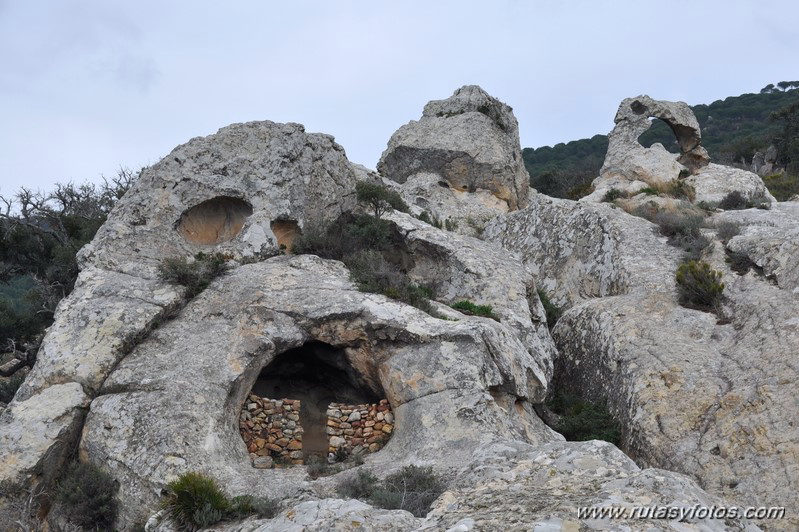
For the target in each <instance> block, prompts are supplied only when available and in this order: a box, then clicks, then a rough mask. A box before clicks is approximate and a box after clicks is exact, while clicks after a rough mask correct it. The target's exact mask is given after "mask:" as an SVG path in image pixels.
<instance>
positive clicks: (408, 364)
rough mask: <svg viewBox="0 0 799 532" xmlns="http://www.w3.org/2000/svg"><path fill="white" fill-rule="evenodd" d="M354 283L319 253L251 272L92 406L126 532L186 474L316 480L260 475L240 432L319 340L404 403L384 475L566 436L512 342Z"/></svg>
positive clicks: (255, 480) (200, 303) (117, 376)
mask: <svg viewBox="0 0 799 532" xmlns="http://www.w3.org/2000/svg"><path fill="white" fill-rule="evenodd" d="M348 276H349V275H348V272H347V270H346V269H345V268H344V267H343V265H341V263H338V262H334V261H325V260H322V259H319V258H317V257H315V256H311V255H304V256H298V257H291V258H289V257H276V258H273V259H269V260H267V261H265V262H262V263H257V264H251V265H247V266H242V267H239V268H237V269H235V270H233V271H231V272H229V273H228V274H226V275H225V276H223V277H221V278H219V279H218V280H217V281H216V282H214V283H213V284H212V286H211V287H209V288H208V289H207V290H206V291H204V292H203V293H202V294H201V295H200V296H198V297H197V298H195V299H194V300H192V302H191V303H189V305H188V306H187V307H186V308H184V309H183V310H182V311H181V313H180V315H178V316H177V318H176V319H174V320H173V321H170V322H169V323H166V324H165V325H163V326H161V327H160V328H159V329H157V330H155V331H153V332H152V333H151V334H150V336H149V337H148V338H147V339H146V340H144V341H143V342H142V343H141V344H139V345H138V346H137V347H136V348H135V349H134V350H133V351H132V352H131V353H130V354H129V355H128V356H127V357H125V359H124V360H123V361H121V362H120V363H119V365H118V366H117V367H116V369H115V370H114V371H113V373H112V374H111V375H110V377H109V378H108V379H107V380H106V382H105V383H104V386H103V388H102V390H101V391H100V395H99V396H98V397H97V398H96V399H94V401H93V402H92V405H91V410H90V412H89V414H88V417H87V420H86V424H85V427H84V429H83V437H82V440H81V454H82V456H84V457H86V458H87V459H89V460H91V461H92V462H94V463H97V464H102V465H103V467H104V468H106V469H107V470H109V471H110V472H111V473H112V474H113V475H114V476H115V478H117V479H119V481H120V500H121V501H123V503H122V511H123V520H124V522H128V523H129V522H134V521H135V520H136V519H137V518H139V517H140V516H141V513H142V512H143V511H145V510H146V509H148V508H151V507H153V506H154V504H155V502H156V500H157V497H158V496H159V494H160V491H161V489H162V488H163V487H164V486H165V484H166V483H167V482H169V481H171V480H174V479H175V478H176V477H177V476H178V475H180V474H182V473H184V472H186V471H204V472H206V473H208V474H210V475H211V476H212V477H214V478H216V479H217V480H218V481H219V482H220V484H221V485H223V486H226V489H227V490H228V491H229V492H230V493H231V494H234V495H236V494H246V493H253V492H255V493H262V494H267V495H270V496H286V495H290V494H291V493H297V492H298V491H299V490H301V489H302V488H303V478H304V473H300V472H299V471H302V468H294V469H292V468H289V469H288V470H284V469H278V470H265V471H264V470H257V469H254V468H253V467H252V466H251V465H250V460H249V457H248V455H247V450H246V448H245V445H244V443H243V441H242V440H241V437H240V436H239V433H238V426H237V420H238V410H239V409H240V408H241V404H242V402H243V401H244V399H245V397H246V394H247V393H248V392H249V391H250V389H251V388H252V385H253V384H254V383H255V380H256V378H257V377H258V375H259V373H260V371H261V369H262V368H263V367H265V366H266V365H267V364H268V363H269V362H270V361H271V360H272V359H273V358H274V357H275V356H277V355H278V354H280V353H282V352H285V351H287V350H288V349H291V348H294V347H299V346H301V345H303V343H305V342H308V341H311V340H315V341H321V342H325V343H328V344H330V345H333V346H336V347H338V348H342V349H344V350H345V351H346V357H347V362H348V363H349V365H350V366H351V367H352V368H354V370H355V372H356V373H357V375H358V377H359V379H360V380H361V381H362V383H363V384H364V385H365V386H367V387H369V388H370V389H371V390H372V391H373V392H374V393H375V394H376V395H378V396H385V397H386V398H387V399H388V400H389V402H390V403H391V405H392V408H393V412H394V414H395V420H396V421H395V429H394V434H393V436H392V438H391V440H390V441H389V443H388V444H387V446H386V447H385V448H384V449H383V450H382V451H381V452H380V453H377V454H376V455H374V456H373V457H370V459H369V460H370V461H371V462H373V463H375V464H381V463H382V464H386V463H391V464H394V465H396V464H398V463H403V462H409V461H420V460H422V461H423V460H432V459H435V460H436V462H437V463H438V465H439V466H441V465H443V464H444V463H446V462H448V461H452V462H457V461H458V460H459V459H461V458H462V456H463V455H464V454H470V453H471V452H472V451H473V450H474V448H475V447H478V446H480V445H484V444H485V443H487V442H490V441H492V440H494V439H497V438H508V437H512V438H518V439H521V440H523V441H550V440H552V439H555V438H557V436H556V435H555V434H554V433H552V432H551V431H550V430H549V429H548V428H546V427H545V426H543V424H542V423H541V422H540V420H538V418H537V417H536V415H535V414H534V413H533V410H532V406H531V404H530V403H529V402H528V401H526V400H525V399H524V398H526V397H531V396H532V397H540V395H541V392H542V391H543V390H545V388H544V387H543V384H542V382H541V381H540V380H539V377H538V376H537V375H535V374H534V373H533V372H531V371H529V370H528V369H526V368H525V367H524V363H523V360H525V359H528V358H529V354H528V352H527V350H526V349H525V347H524V346H523V345H522V344H521V343H520V342H519V340H518V339H517V338H516V337H515V335H514V334H513V333H512V332H511V331H510V330H508V329H507V328H505V327H504V326H502V325H501V324H498V323H496V322H495V321H493V320H489V319H484V318H467V317H465V316H464V317H462V319H460V320H459V321H456V322H453V321H446V320H441V319H436V318H433V317H431V316H429V315H428V314H426V313H424V312H422V311H420V310H417V309H415V308H413V307H409V306H406V305H403V304H400V303H397V302H394V301H392V300H390V299H387V298H385V297H383V296H379V295H374V294H366V293H363V292H359V291H358V290H357V288H356V287H355V286H354V285H353V284H352V283H351V282H350V281H349V280H348ZM539 400H540V399H539Z"/></svg>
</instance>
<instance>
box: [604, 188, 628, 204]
mask: <svg viewBox="0 0 799 532" xmlns="http://www.w3.org/2000/svg"><path fill="white" fill-rule="evenodd" d="M627 197H629V194H627V193H626V192H624V191H623V190H619V189H618V188H611V189H610V190H608V191H607V192H605V195H604V196H602V201H604V202H606V203H612V202H614V201H616V200H617V199H623V198H627Z"/></svg>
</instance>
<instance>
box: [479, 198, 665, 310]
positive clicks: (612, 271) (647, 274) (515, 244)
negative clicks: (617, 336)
mask: <svg viewBox="0 0 799 532" xmlns="http://www.w3.org/2000/svg"><path fill="white" fill-rule="evenodd" d="M483 235H484V238H485V239H486V240H487V241H490V242H496V243H499V244H500V245H502V247H504V248H505V249H507V250H509V251H512V252H516V253H519V254H520V255H521V258H522V260H523V261H524V264H525V265H526V267H527V268H528V271H529V274H530V276H531V277H533V278H535V279H536V283H537V286H538V287H539V288H542V289H543V290H544V291H545V292H546V293H547V294H548V295H549V297H550V299H551V300H552V301H553V302H555V303H556V304H557V305H559V306H562V307H569V306H571V305H574V304H575V303H577V302H580V301H583V300H586V299H590V298H595V297H606V296H612V295H617V294H623V293H626V292H629V291H630V290H633V289H641V290H646V291H651V290H667V291H673V290H674V286H673V282H672V281H671V279H672V277H673V272H674V271H675V270H676V268H677V264H678V263H679V260H680V253H679V251H678V250H676V249H674V248H673V247H671V246H669V245H667V244H666V239H665V238H664V237H662V236H660V235H659V234H657V232H656V227H655V225H654V224H651V223H649V222H647V221H646V220H643V219H641V218H636V217H634V216H631V215H629V214H627V213H626V212H624V211H623V210H621V209H618V208H613V207H612V206H610V205H608V204H605V203H600V204H592V203H585V202H574V201H570V200H561V199H556V198H550V197H548V196H544V195H543V194H536V195H534V196H533V197H531V199H530V205H529V206H528V207H527V208H525V209H523V210H520V211H517V212H514V213H510V214H507V215H504V216H500V217H498V218H496V219H495V220H494V221H493V222H491V223H490V224H489V225H488V226H487V227H486V229H485V231H484V233H483Z"/></svg>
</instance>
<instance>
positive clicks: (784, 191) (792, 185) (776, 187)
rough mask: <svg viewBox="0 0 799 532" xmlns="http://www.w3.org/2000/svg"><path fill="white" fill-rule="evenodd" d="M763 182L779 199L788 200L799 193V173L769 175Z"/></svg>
mask: <svg viewBox="0 0 799 532" xmlns="http://www.w3.org/2000/svg"><path fill="white" fill-rule="evenodd" d="M763 183H764V184H765V185H766V188H767V189H768V191H769V192H771V195H772V196H774V197H775V198H776V199H777V201H788V200H789V199H791V197H793V196H794V194H799V175H788V174H774V175H767V176H766V177H764V178H763Z"/></svg>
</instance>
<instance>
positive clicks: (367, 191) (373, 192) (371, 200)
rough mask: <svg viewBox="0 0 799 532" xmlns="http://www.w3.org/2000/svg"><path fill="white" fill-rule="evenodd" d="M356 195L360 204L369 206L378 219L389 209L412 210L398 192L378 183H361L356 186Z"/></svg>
mask: <svg viewBox="0 0 799 532" xmlns="http://www.w3.org/2000/svg"><path fill="white" fill-rule="evenodd" d="M355 194H356V195H357V198H358V202H359V203H361V204H363V205H365V206H368V207H369V208H370V209H371V210H372V212H374V217H375V218H378V219H379V218H380V217H381V216H383V214H385V213H386V212H387V211H388V210H389V209H394V210H396V211H400V212H409V210H410V209H409V208H408V205H407V204H406V203H405V201H403V199H402V198H401V197H400V195H399V194H398V193H397V192H395V191H393V190H391V189H389V188H387V187H384V186H382V185H378V184H377V183H368V182H366V181H359V182H358V183H356V185H355Z"/></svg>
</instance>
